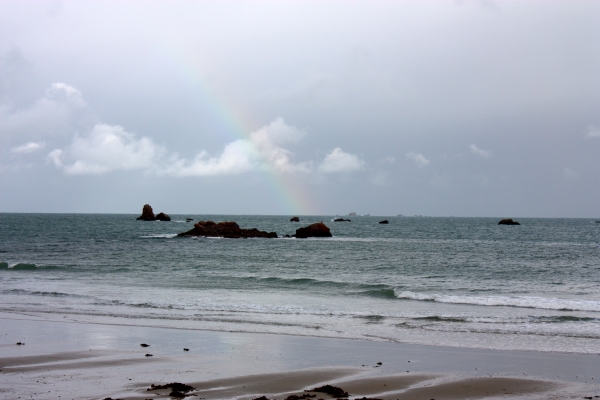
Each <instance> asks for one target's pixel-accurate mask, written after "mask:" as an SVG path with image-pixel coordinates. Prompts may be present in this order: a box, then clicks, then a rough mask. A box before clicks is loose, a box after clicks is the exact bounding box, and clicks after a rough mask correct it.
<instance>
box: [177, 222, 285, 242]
mask: <svg viewBox="0 0 600 400" xmlns="http://www.w3.org/2000/svg"><path fill="white" fill-rule="evenodd" d="M177 236H204V237H224V238H230V239H240V238H276V237H277V233H276V232H265V231H259V230H258V229H256V228H253V229H241V228H240V227H239V225H238V224H237V223H235V222H233V221H229V222H219V223H216V222H213V221H200V222H198V223H197V224H194V228H192V229H190V230H189V231H187V232H182V233H180V234H178V235H177Z"/></svg>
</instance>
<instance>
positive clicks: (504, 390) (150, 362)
mask: <svg viewBox="0 0 600 400" xmlns="http://www.w3.org/2000/svg"><path fill="white" fill-rule="evenodd" d="M120 322H122V321H120ZM137 322H138V323H139V321H137ZM17 342H22V343H25V344H24V345H16V343H17ZM141 343H147V344H149V347H141V346H140V344H141ZM184 348H187V349H189V350H188V351H184ZM147 354H148V355H149V354H151V355H152V356H146V355H147ZM378 363H381V364H378ZM0 369H1V372H0V399H18V398H22V399H25V398H29V399H31V398H33V399H58V398H60V399H69V398H73V399H104V398H108V397H111V398H112V399H117V398H120V399H148V398H153V399H154V398H170V397H169V393H170V392H171V390H170V389H162V390H151V391H148V390H147V389H148V388H150V387H151V385H152V384H155V385H164V384H167V383H170V382H182V383H185V384H188V385H191V386H192V387H194V390H193V391H190V392H188V395H190V394H195V395H197V396H191V397H189V398H192V399H193V398H205V399H230V398H235V399H243V400H245V399H254V398H257V397H260V396H266V397H267V398H269V399H285V398H286V397H288V396H290V395H298V396H302V395H304V394H310V395H312V394H314V395H315V396H316V397H314V399H315V400H318V399H329V398H331V397H330V396H328V395H327V394H324V393H312V392H305V390H308V389H313V388H316V387H318V386H322V385H325V384H330V385H333V386H336V387H339V388H341V389H343V390H344V391H346V392H348V393H349V395H350V399H358V398H363V397H367V398H379V399H436V400H440V399H482V398H527V399H570V398H573V399H582V398H584V397H592V398H594V396H600V386H599V385H598V384H597V383H596V382H599V381H600V355H597V354H568V353H550V352H548V353H542V352H519V351H495V350H478V349H463V348H450V347H436V346H420V345H411V344H402V343H390V342H367V341H356V340H343V339H324V338H312V337H298V336H285V335H269V334H252V333H234V332H212V331H198V330H184V329H169V328H156V327H143V326H127V325H111V324H110V323H109V321H107V320H105V321H103V322H102V323H98V324H91V323H79V322H75V321H73V318H72V317H68V316H59V315H51V316H48V315H22V314H10V313H0ZM597 398H600V397H597Z"/></svg>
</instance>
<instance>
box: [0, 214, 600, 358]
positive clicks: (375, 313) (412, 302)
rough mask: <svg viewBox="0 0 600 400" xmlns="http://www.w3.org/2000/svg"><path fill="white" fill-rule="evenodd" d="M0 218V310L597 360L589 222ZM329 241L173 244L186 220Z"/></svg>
mask: <svg viewBox="0 0 600 400" xmlns="http://www.w3.org/2000/svg"><path fill="white" fill-rule="evenodd" d="M136 217H137V214H136V215H106V214H0V311H4V312H17V313H25V314H33V315H42V316H44V317H47V318H51V319H59V318H61V319H64V318H66V319H67V320H77V321H87V322H101V323H111V324H128V325H142V326H169V327H175V328H182V329H207V330H216V331H242V332H269V333H279V334H289V335H307V336H322V337H336V338H351V339H363V340H386V341H395V342H405V343H418V344H429V345H444V346H456V347H475V348H488V349H521V350H539V351H560V352H577V353H600V245H599V243H600V224H599V223H596V222H595V221H594V220H589V219H528V218H520V219H518V220H519V221H520V222H521V225H520V226H499V225H497V222H498V220H499V218H425V217H385V218H387V219H388V220H389V221H390V223H389V224H388V225H382V224H379V223H378V221H379V220H381V219H383V217H361V216H358V217H350V218H351V219H352V221H351V222H333V221H332V220H333V218H334V217H332V216H318V217H315V216H306V217H302V216H301V217H300V219H301V222H300V223H292V222H289V218H290V217H289V216H233V215H171V217H172V218H173V220H172V221H171V222H142V221H136V220H135V218H136ZM186 217H191V218H194V220H195V221H198V220H214V221H232V220H233V221H236V222H238V224H239V225H240V226H241V227H242V228H253V227H256V228H258V229H261V230H267V231H276V232H277V233H278V234H279V235H280V236H282V235H285V234H292V233H294V231H295V229H296V228H298V227H300V226H305V225H308V224H309V223H313V222H318V221H323V222H324V223H326V224H327V225H328V226H329V227H330V228H331V230H332V233H333V238H319V239H284V238H281V239H219V238H200V239H198V238H177V237H175V235H176V234H177V233H179V232H183V231H186V230H188V229H191V228H192V223H186V222H185V218H186Z"/></svg>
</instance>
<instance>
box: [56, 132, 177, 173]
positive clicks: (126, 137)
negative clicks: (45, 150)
mask: <svg viewBox="0 0 600 400" xmlns="http://www.w3.org/2000/svg"><path fill="white" fill-rule="evenodd" d="M164 153H165V149H164V148H162V147H161V146H159V145H157V144H155V143H154V142H153V141H152V139H149V138H146V137H142V138H140V139H138V138H136V136H135V135H133V134H131V133H128V132H126V131H125V130H124V129H123V128H122V127H121V126H118V125H106V124H98V125H96V126H94V128H93V130H92V131H91V132H90V134H89V135H87V136H85V137H79V136H75V138H74V139H73V142H72V143H71V144H70V145H69V146H68V147H67V148H66V149H65V150H61V149H55V150H53V151H52V152H50V154H48V157H49V159H50V161H52V162H53V163H54V165H56V166H57V167H58V168H61V169H63V170H64V171H65V172H66V173H67V174H70V175H83V174H103V173H106V172H110V171H116V170H135V169H152V168H154V167H156V164H157V162H158V161H159V160H160V158H161V157H162V156H163V154H164Z"/></svg>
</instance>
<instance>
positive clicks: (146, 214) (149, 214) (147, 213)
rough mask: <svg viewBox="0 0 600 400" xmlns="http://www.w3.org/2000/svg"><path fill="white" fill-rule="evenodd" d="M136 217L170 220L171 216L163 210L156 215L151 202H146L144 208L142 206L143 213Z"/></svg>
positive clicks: (150, 219) (140, 218)
mask: <svg viewBox="0 0 600 400" xmlns="http://www.w3.org/2000/svg"><path fill="white" fill-rule="evenodd" d="M136 219H137V220H138V221H170V220H171V217H169V216H168V215H167V214H165V213H162V212H161V213H159V214H158V215H156V216H155V215H154V211H152V207H150V204H144V208H142V215H140V216H139V217H137V218H136Z"/></svg>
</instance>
